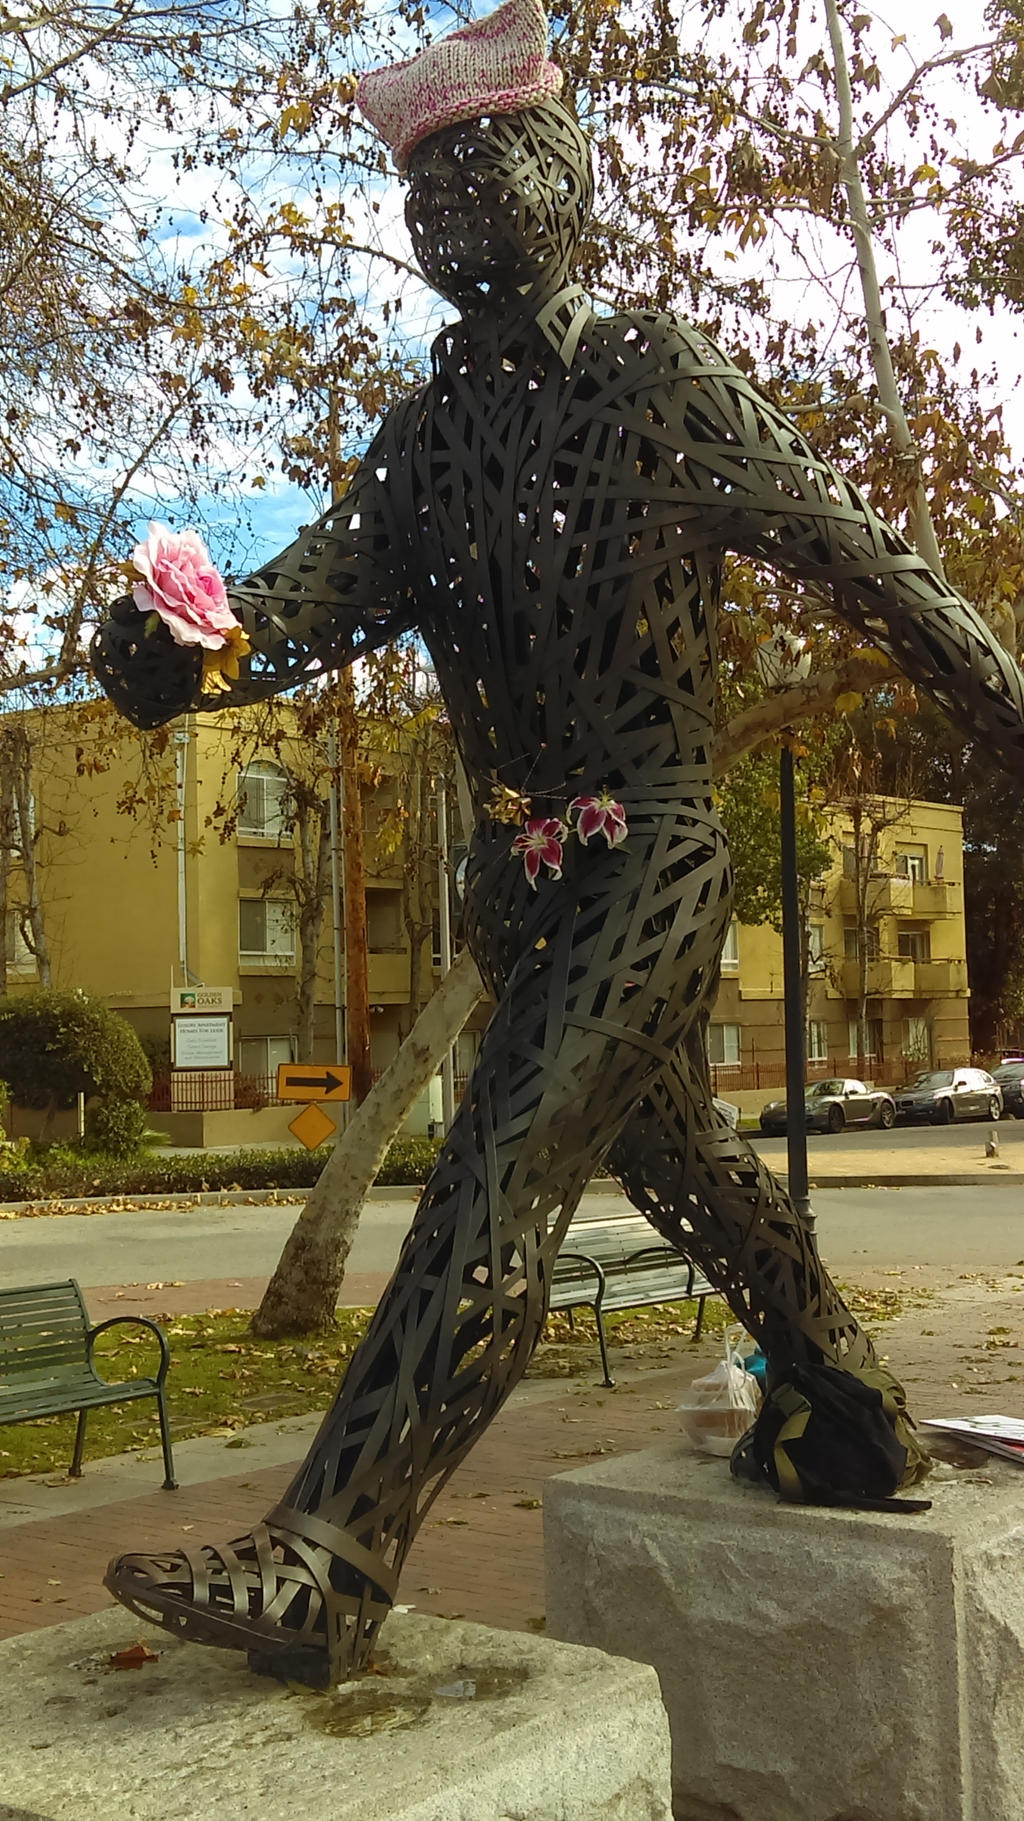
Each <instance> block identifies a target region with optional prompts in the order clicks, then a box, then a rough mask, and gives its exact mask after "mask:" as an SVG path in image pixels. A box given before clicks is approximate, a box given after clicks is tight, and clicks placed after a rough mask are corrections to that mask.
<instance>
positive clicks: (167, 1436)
mask: <svg viewBox="0 0 1024 1821" xmlns="http://www.w3.org/2000/svg"><path fill="white" fill-rule="evenodd" d="M156 1404H157V1409H158V1410H159V1412H160V1445H161V1447H162V1448H163V1451H164V1491H165V1492H176V1491H177V1490H178V1482H177V1480H176V1479H175V1477H174V1461H173V1458H172V1456H171V1431H170V1427H169V1425H168V1422H167V1405H166V1403H165V1401H164V1394H163V1392H162V1391H158V1392H157V1394H156Z"/></svg>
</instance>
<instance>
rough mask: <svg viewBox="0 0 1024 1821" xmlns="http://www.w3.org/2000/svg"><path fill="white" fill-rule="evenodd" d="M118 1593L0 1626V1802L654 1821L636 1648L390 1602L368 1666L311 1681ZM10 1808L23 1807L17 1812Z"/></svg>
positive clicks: (286, 1813) (54, 1815)
mask: <svg viewBox="0 0 1024 1821" xmlns="http://www.w3.org/2000/svg"><path fill="white" fill-rule="evenodd" d="M139 1639H140V1627H139V1625H138V1622H137V1621H136V1620H134V1619H132V1618H131V1616H130V1615H129V1614H128V1613H126V1612H122V1611H121V1610H120V1609H114V1610H112V1611H106V1612H102V1613H98V1614H96V1615H94V1616H93V1617H92V1618H88V1619H77V1620H74V1621H73V1622H71V1623H70V1624H66V1625H56V1626H53V1627H52V1628H51V1629H49V1630H47V1631H42V1632H34V1633H31V1634H30V1635H29V1636H26V1637H19V1638H12V1639H10V1640H8V1641H7V1642H6V1643H3V1644H0V1710H2V1712H3V1722H4V1724H3V1762H2V1768H0V1803H2V1802H7V1803H8V1804H13V1805H14V1807H13V1810H10V1809H8V1810H3V1809H2V1808H0V1814H6V1813H13V1814H14V1815H15V1816H19V1809H20V1810H21V1811H28V1814H29V1815H31V1816H32V1817H33V1818H38V1821H96V1817H97V1816H125V1817H131V1821H211V1818H212V1817H216V1821H295V1817H297V1816H301V1817H302V1821H338V1818H339V1816H344V1818H345V1821H669V1817H670V1806H669V1736H668V1723H667V1721H666V1718H665V1711H664V1708H663V1706H662V1703H661V1697H660V1694H659V1691H658V1682H657V1677H656V1676H655V1674H654V1671H653V1670H651V1669H649V1668H648V1667H647V1666H646V1665H639V1664H636V1663H631V1662H621V1661H618V1660H615V1659H612V1658H610V1657H607V1656H605V1655H604V1654H602V1653H601V1652H599V1651H595V1650H586V1649H583V1650H581V1649H579V1648H577V1647H574V1646H571V1645H566V1644H559V1643H553V1642H551V1641H550V1640H548V1639H546V1638H533V1637H524V1636H522V1635H521V1634H519V1633H517V1632H504V1631H492V1630H489V1629H487V1628H485V1627H484V1626H482V1625H467V1624H461V1623H450V1622H447V1621H445V1620H444V1619H433V1618H426V1617H420V1616H417V1615H405V1614H395V1615H394V1616H393V1617H392V1618H391V1619H390V1620H389V1621H388V1624H387V1626H386V1628H385V1631H384V1633H383V1636H382V1640H381V1649H380V1651H379V1653H378V1664H379V1668H380V1670H381V1673H380V1674H375V1675H370V1676H367V1677H364V1678H363V1679H362V1680H360V1681H358V1682H348V1683H345V1684H343V1685H342V1686H341V1687H339V1688H336V1689H333V1690H332V1691H331V1692H330V1693H328V1694H315V1693H313V1692H311V1691H310V1690H307V1689H299V1688H297V1687H284V1686H282V1685H280V1684H279V1683H276V1682H273V1681H268V1680H264V1679H263V1678H261V1677H258V1676H254V1675H253V1674H251V1672H250V1671H249V1669H248V1668H247V1665H246V1661H245V1658H244V1657H243V1656H240V1655H239V1654H237V1653H236V1652H234V1651H220V1650H207V1649H204V1648H200V1647H198V1646H195V1645H188V1644H179V1643H178V1642H177V1641H176V1640H174V1639H172V1638H169V1637H167V1636H165V1635H164V1634H163V1633H157V1634H155V1635H151V1636H150V1637H149V1638H148V1640H147V1642H148V1644H149V1647H150V1649H151V1650H153V1651H158V1652H159V1653H160V1654H159V1658H158V1660H157V1661H155V1662H146V1663H145V1664H143V1666H142V1667H141V1668H132V1669H116V1668H114V1667H112V1666H111V1663H110V1657H111V1654H112V1653H114V1652H116V1651H119V1650H123V1649H125V1648H126V1647H128V1646H130V1645H132V1644H134V1643H137V1642H138V1641H139ZM19 1821H20V1816H19Z"/></svg>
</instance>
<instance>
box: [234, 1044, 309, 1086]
mask: <svg viewBox="0 0 1024 1821" xmlns="http://www.w3.org/2000/svg"><path fill="white" fill-rule="evenodd" d="M294 1061H295V1040H294V1038H292V1037H242V1038H241V1039H240V1040H239V1044H238V1070H239V1074H241V1075H272V1076H274V1077H276V1075H277V1070H278V1064H279V1063H282V1062H294Z"/></svg>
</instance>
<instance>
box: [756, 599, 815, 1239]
mask: <svg viewBox="0 0 1024 1821" xmlns="http://www.w3.org/2000/svg"><path fill="white" fill-rule="evenodd" d="M757 667H758V670H759V671H760V674H761V680H762V682H763V683H764V685H765V687H766V688H767V689H770V690H773V691H774V690H780V689H786V688H788V687H789V685H790V684H792V683H798V682H800V681H801V680H802V679H803V678H804V677H805V676H806V675H807V673H808V671H809V670H810V667H811V660H810V655H809V653H808V652H807V651H806V650H805V649H804V640H803V639H801V638H798V637H797V636H796V634H795V633H792V632H786V631H784V630H782V629H781V628H780V629H779V631H777V632H774V633H773V634H772V636H771V637H770V638H768V639H765V640H764V642H763V643H762V644H760V645H759V646H758V648H757ZM779 820H780V825H781V827H780V834H781V859H782V985H783V996H784V1005H783V1017H784V1024H785V1035H786V1156H787V1162H788V1166H789V1193H790V1198H791V1200H792V1201H793V1203H794V1206H795V1207H796V1209H797V1212H798V1213H799V1214H800V1215H802V1216H803V1218H804V1219H805V1220H808V1221H813V1219H814V1216H813V1215H812V1213H811V1203H810V1196H809V1194H808V1182H807V1106H806V1099H805V1093H804V1076H805V1072H806V1057H805V1046H804V1007H803V979H802V972H803V970H802V966H801V954H800V894H799V882H798V879H797V869H796V798H795V794H794V789H793V754H792V752H791V751H790V748H789V747H788V746H783V747H782V749H781V751H780V753H779Z"/></svg>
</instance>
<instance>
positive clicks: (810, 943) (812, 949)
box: [807, 923, 825, 974]
mask: <svg viewBox="0 0 1024 1821" xmlns="http://www.w3.org/2000/svg"><path fill="white" fill-rule="evenodd" d="M807 966H808V970H809V972H810V973H812V974H820V973H821V972H822V970H823V969H824V966H825V925H824V924H823V923H809V924H808V925H807Z"/></svg>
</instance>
